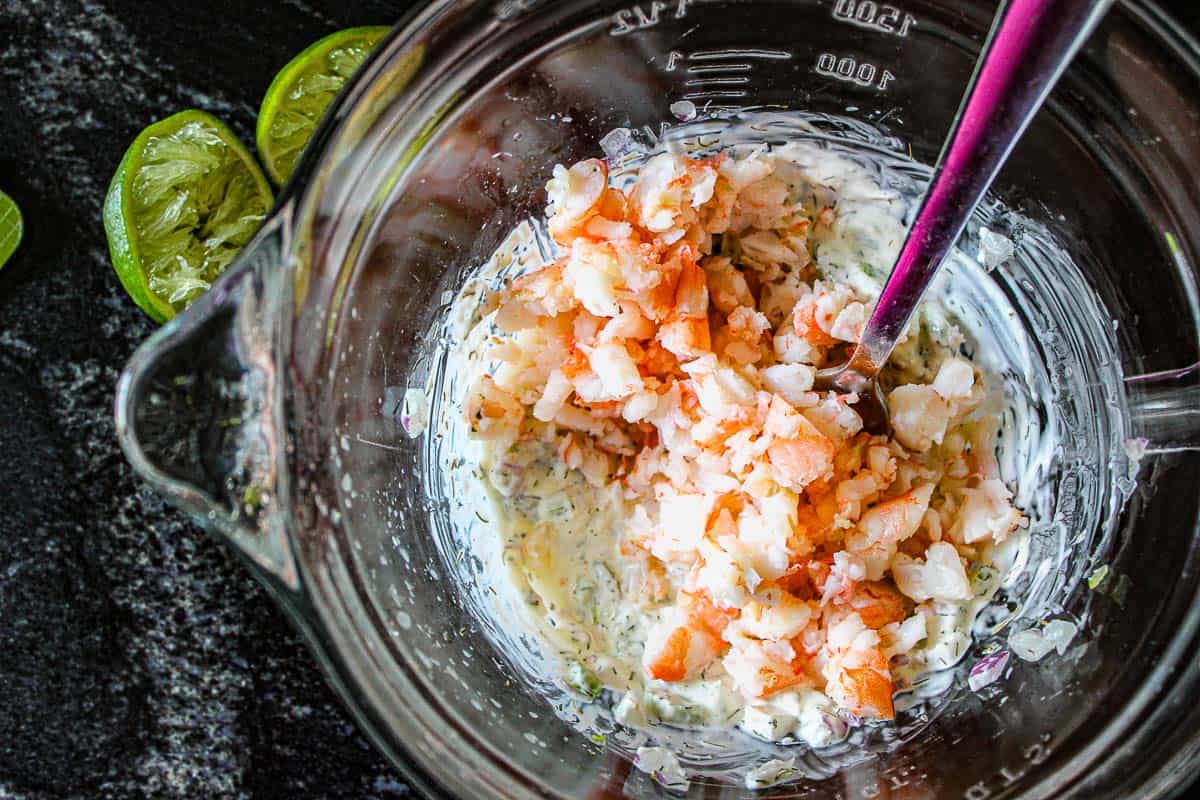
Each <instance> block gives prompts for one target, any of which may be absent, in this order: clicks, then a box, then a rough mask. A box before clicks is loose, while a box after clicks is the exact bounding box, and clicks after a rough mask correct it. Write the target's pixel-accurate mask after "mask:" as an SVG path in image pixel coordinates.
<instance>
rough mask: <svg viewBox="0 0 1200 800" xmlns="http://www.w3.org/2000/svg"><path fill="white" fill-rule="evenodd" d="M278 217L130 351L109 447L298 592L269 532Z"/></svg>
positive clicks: (274, 495) (274, 459) (280, 244)
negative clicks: (114, 440) (116, 443)
mask: <svg viewBox="0 0 1200 800" xmlns="http://www.w3.org/2000/svg"><path fill="white" fill-rule="evenodd" d="M289 229H290V226H289V225H287V224H286V212H283V211H280V212H277V213H276V214H275V215H274V216H273V217H272V218H271V219H269V220H268V221H267V222H266V223H265V224H264V226H263V228H262V230H260V231H259V233H258V235H257V236H256V237H255V239H254V240H253V241H252V242H251V243H250V244H249V245H247V246H246V249H245V250H244V251H243V252H242V254H241V255H240V256H239V257H238V259H237V260H236V261H235V262H234V263H233V265H231V266H230V268H229V269H228V271H227V272H226V273H225V275H224V276H222V277H221V279H220V280H218V281H217V282H216V283H215V284H213V286H212V288H210V289H209V290H208V292H207V293H206V294H204V295H203V296H202V297H201V298H200V299H198V300H197V301H196V302H195V303H193V304H192V306H191V307H190V308H188V309H187V310H186V311H185V312H183V313H182V314H180V315H179V316H177V317H175V318H174V319H172V320H171V321H170V322H168V323H167V324H166V325H164V326H163V327H162V328H161V329H159V330H158V331H157V332H156V333H155V334H154V335H153V336H151V337H150V338H149V339H148V340H147V341H146V342H145V343H143V344H142V346H141V347H139V348H138V350H137V352H136V353H135V354H134V356H133V358H132V359H131V360H130V362H129V364H128V365H127V366H126V368H125V371H124V372H123V373H122V374H121V379H120V382H119V383H118V386H117V398H116V422H117V436H118V438H119V440H120V442H121V446H122V448H123V449H124V450H125V454H126V456H127V457H128V458H129V461H130V462H131V463H132V464H133V467H134V469H135V470H137V472H138V473H139V474H140V475H141V476H142V477H143V478H145V479H146V480H147V481H149V482H150V483H151V484H152V485H153V486H154V487H155V488H156V489H158V490H159V491H160V492H162V493H163V494H164V495H166V497H167V498H168V499H170V500H171V502H172V503H174V504H175V505H176V506H178V507H179V508H181V509H183V510H184V511H186V512H188V513H189V514H191V515H192V517H193V518H194V519H195V520H196V521H197V522H198V523H199V524H201V525H203V526H204V527H206V528H209V529H211V530H213V531H215V532H217V533H220V534H223V535H224V536H225V537H226V538H227V539H228V540H229V541H230V542H232V543H233V544H234V545H236V546H237V548H238V549H239V550H241V551H242V553H243V554H244V555H246V556H247V557H249V559H250V560H251V561H252V562H253V563H254V564H255V565H256V566H258V567H260V568H261V571H263V572H265V573H266V574H267V575H268V576H270V577H273V578H274V579H277V581H278V582H279V583H281V584H282V586H283V587H285V588H289V589H295V588H297V586H298V581H297V576H296V569H295V561H294V559H293V557H292V552H291V547H290V543H289V541H288V539H287V536H286V533H285V530H284V528H283V525H282V522H281V516H282V515H281V514H278V513H273V512H274V510H275V509H276V508H277V507H278V505H279V503H280V500H279V497H278V494H279V480H278V471H279V469H280V463H281V459H280V454H279V452H278V449H279V442H278V439H277V435H278V433H279V432H280V428H279V427H278V425H277V424H276V419H277V418H278V404H279V397H278V395H279V386H278V378H277V371H276V369H275V368H274V367H273V366H272V361H273V353H272V350H273V343H274V342H275V340H276V336H275V331H274V319H275V318H276V314H275V313H273V308H275V306H276V304H278V303H279V302H280V298H281V297H282V296H283V293H282V292H281V291H279V288H280V287H279V285H278V284H279V283H280V282H281V281H282V276H281V272H282V270H281V269H280V266H281V265H282V264H283V260H284V258H285V255H284V254H285V253H286V252H287V246H286V245H287V243H286V241H285V235H286V231H288V230H289Z"/></svg>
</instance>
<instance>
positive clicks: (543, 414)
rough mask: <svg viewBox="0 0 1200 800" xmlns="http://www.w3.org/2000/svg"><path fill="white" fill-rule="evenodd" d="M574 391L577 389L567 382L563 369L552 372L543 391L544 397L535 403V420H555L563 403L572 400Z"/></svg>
mask: <svg viewBox="0 0 1200 800" xmlns="http://www.w3.org/2000/svg"><path fill="white" fill-rule="evenodd" d="M573 391H575V387H573V386H572V385H571V382H570V381H569V380H567V376H566V375H564V374H563V371H562V370H561V369H556V370H554V371H553V372H551V373H550V377H549V378H548V379H547V380H546V388H545V389H544V390H543V391H542V396H541V397H539V398H538V401H537V402H536V403H534V406H533V416H534V418H536V419H539V420H541V421H542V422H550V421H551V420H553V419H554V418H555V417H556V416H557V415H558V412H559V411H560V410H561V409H562V407H563V403H565V402H567V400H568V399H570V397H571V393H572V392H573Z"/></svg>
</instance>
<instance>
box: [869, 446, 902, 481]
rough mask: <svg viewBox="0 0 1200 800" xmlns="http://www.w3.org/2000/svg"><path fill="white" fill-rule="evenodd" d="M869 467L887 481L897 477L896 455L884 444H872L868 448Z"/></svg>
mask: <svg viewBox="0 0 1200 800" xmlns="http://www.w3.org/2000/svg"><path fill="white" fill-rule="evenodd" d="M866 461H867V469H869V470H871V471H872V472H874V473H875V474H876V475H878V476H879V477H880V478H882V479H883V480H884V481H886V482H887V483H889V484H890V483H891V482H892V481H894V480H895V479H896V456H895V454H893V453H892V451H891V450H890V449H888V448H887V447H886V446H884V445H872V446H870V447H868V448H867V454H866Z"/></svg>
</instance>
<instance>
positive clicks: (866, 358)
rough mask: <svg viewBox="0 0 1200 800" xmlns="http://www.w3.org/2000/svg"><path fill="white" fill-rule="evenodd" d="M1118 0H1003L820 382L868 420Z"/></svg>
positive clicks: (873, 427) (882, 418) (883, 404)
mask: <svg viewBox="0 0 1200 800" xmlns="http://www.w3.org/2000/svg"><path fill="white" fill-rule="evenodd" d="M1112 2H1113V0H1005V2H1002V3H1001V5H1000V8H999V9H998V10H997V12H996V18H995V20H994V21H993V22H992V31H991V34H990V35H989V36H988V40H987V44H986V45H984V48H983V54H982V56H981V57H980V60H979V63H978V64H977V65H976V67H975V74H974V75H973V76H972V77H971V83H970V84H969V86H968V87H967V92H966V94H965V95H964V96H963V101H962V104H961V105H960V106H959V109H958V114H957V116H956V117H955V120H954V125H953V126H952V127H951V129H950V135H949V137H947V139H946V144H945V145H944V146H943V147H942V152H941V155H939V156H938V160H937V166H935V167H934V170H933V179H932V180H931V181H930V183H929V188H928V189H927V190H926V191H925V195H924V197H923V198H922V199H921V206H920V209H919V210H918V211H917V217H916V219H915V220H914V221H913V224H912V227H910V228H909V230H908V235H907V236H906V237H905V239H904V245H903V246H902V247H901V248H900V255H899V256H898V257H897V258H896V264H895V266H894V267H893V268H892V273H891V275H890V276H889V277H888V280H887V283H886V284H885V285H884V287H883V291H882V292H881V293H880V295H879V302H878V303H876V305H875V310H874V312H872V314H871V318H870V319H869V320H867V324H866V326H865V327H864V329H863V335H862V337H861V338H860V339H859V342H858V345H857V346H856V347H855V348H854V352H853V353H851V355H850V359H849V361H847V362H846V363H844V364H840V365H838V366H835V367H828V368H826V369H823V370H820V371H819V372H818V373H817V375H816V380H815V381H814V388H816V389H818V390H821V391H826V390H833V391H836V392H840V393H843V394H849V393H854V394H857V395H858V399H857V401H856V402H855V407H856V409H857V411H858V413H859V416H861V417H862V418H863V425H864V427H865V428H866V429H867V430H868V431H871V432H873V433H888V432H889V431H890V428H891V425H890V417H889V416H888V409H887V401H886V398H884V396H883V393H882V392H881V391H880V389H879V381H878V379H879V370H880V369H882V367H883V365H884V364H885V363H887V360H888V357H889V356H891V354H892V349H893V348H895V346H896V341H897V339H899V338H900V336H901V335H902V334H903V333H904V330H905V329H906V328H907V327H908V323H909V320H910V319H911V318H912V315H913V312H914V311H915V310H916V308H917V305H918V304H919V303H920V301H921V296H922V295H923V294H924V293H925V290H926V289H927V288H928V287H929V284H930V283H931V282H932V281H933V277H934V275H936V274H937V271H938V269H939V268H940V267H941V265H942V262H943V261H944V260H945V258H946V254H947V253H949V252H950V249H951V248H952V247H953V246H954V243H955V242H956V241H957V240H958V237H959V234H961V233H962V230H963V228H964V227H965V226H966V224H967V220H968V219H970V217H971V213H972V212H973V211H974V210H975V206H976V204H978V203H979V200H980V198H982V197H983V194H984V192H986V191H987V189H988V187H989V186H990V185H991V183H992V180H993V179H994V178H995V177H996V173H997V172H999V170H1000V167H1001V166H1003V164H1004V162H1005V160H1006V159H1007V158H1008V154H1009V152H1011V151H1012V148H1013V145H1015V144H1016V142H1017V140H1018V139H1019V138H1020V137H1021V134H1022V133H1024V131H1025V128H1026V126H1028V125H1029V121H1030V120H1031V119H1032V118H1033V115H1034V114H1035V113H1036V112H1037V110H1038V109H1039V108H1040V107H1041V105H1042V102H1043V101H1044V100H1045V99H1046V96H1047V95H1048V94H1049V93H1050V90H1051V89H1052V88H1054V84H1055V83H1057V82H1058V79H1059V76H1060V75H1062V73H1063V70H1064V69H1066V67H1067V64H1069V63H1070V61H1071V58H1072V57H1073V56H1074V55H1075V53H1076V51H1078V50H1079V47H1080V45H1082V44H1083V42H1084V40H1085V39H1086V38H1087V36H1088V34H1089V33H1091V31H1092V29H1093V28H1095V26H1096V24H1097V23H1098V22H1099V21H1100V18H1101V17H1102V16H1104V12H1105V11H1106V10H1108V7H1109V6H1110V5H1111V4H1112Z"/></svg>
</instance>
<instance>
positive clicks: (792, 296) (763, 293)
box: [758, 273, 812, 334]
mask: <svg viewBox="0 0 1200 800" xmlns="http://www.w3.org/2000/svg"><path fill="white" fill-rule="evenodd" d="M811 291H812V290H811V289H810V288H809V287H808V284H806V283H804V282H803V281H801V280H800V278H799V277H798V276H797V275H796V274H795V273H792V274H789V275H785V276H783V277H782V278H781V279H778V280H771V281H768V282H766V283H764V284H763V286H762V288H761V289H760V290H759V293H758V310H759V311H761V312H762V313H764V314H766V316H767V319H769V320H770V321H771V325H772V326H773V327H775V328H777V329H778V328H779V327H780V325H783V324H785V323H787V330H790V331H791V332H792V333H793V334H795V328H794V327H792V325H791V324H790V323H791V319H792V311H793V309H795V308H796V304H797V303H799V302H800V300H801V299H802V298H803V297H804V296H805V295H807V294H809V293H810V292H811ZM779 333H783V331H782V330H780V331H779Z"/></svg>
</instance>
